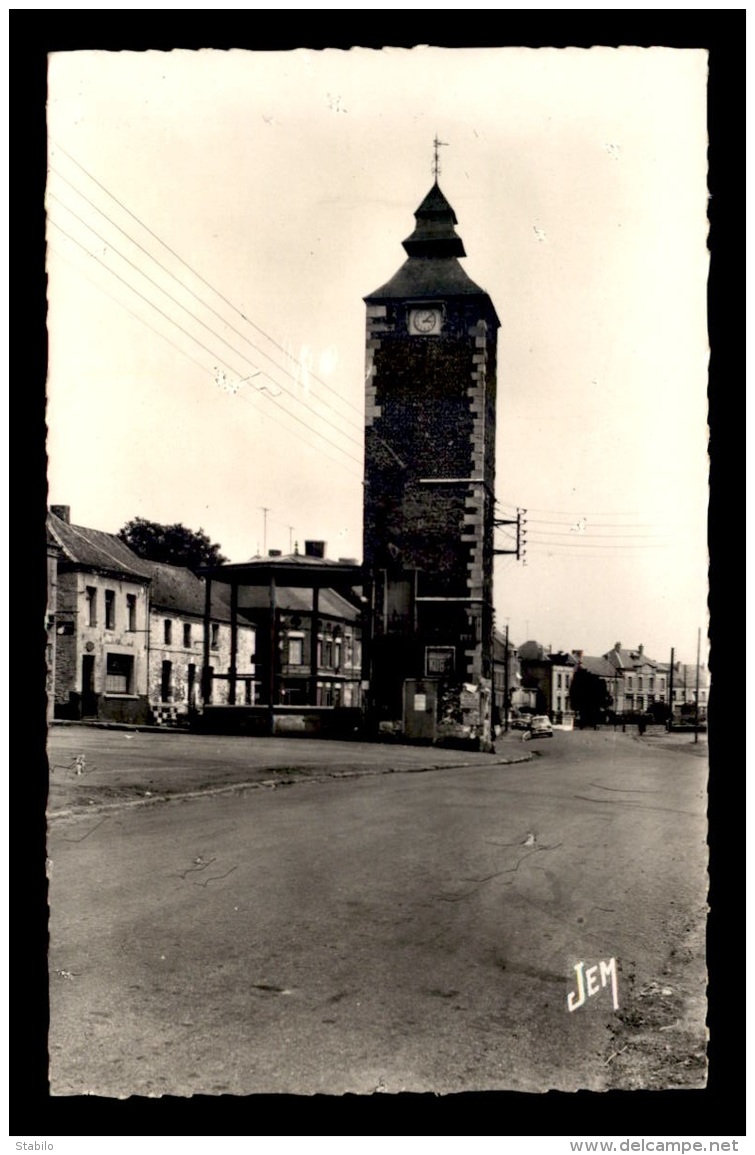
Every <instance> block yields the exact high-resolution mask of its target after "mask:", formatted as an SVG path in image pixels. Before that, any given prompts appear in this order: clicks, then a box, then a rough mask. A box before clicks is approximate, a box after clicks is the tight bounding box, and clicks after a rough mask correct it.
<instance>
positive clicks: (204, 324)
mask: <svg viewBox="0 0 755 1155" xmlns="http://www.w3.org/2000/svg"><path fill="white" fill-rule="evenodd" d="M49 196H50V197H51V198H52V199H53V200H55V201H57V202H58V204H60V205H62V207H63V208H64V209H65V210H66V212H68V213H70V214H71V216H73V217H75V219H76V220H77V221H79V223H80V224H82V225H83V226H84V228H86V229H89V231H90V232H92V233H94V235H95V236H96V237H97V238H98V239H99V240H101V241H102V243H103V244H104V245H106V246H108V247H109V248H110V249H112V251H113V252H114V253H116V254H117V255H118V256H119V257H120V258H121V260H123V261H125V262H126V264H128V265H130V266H131V268H132V269H135V270H136V272H137V273H139V275H140V276H142V277H144V279H145V280H147V281H149V283H150V284H151V285H154V286H155V288H156V289H158V291H159V292H161V293H163V294H164V295H165V296H166V297H167V298H168V300H169V301H172V302H173V304H174V305H177V306H178V308H179V309H183V311H184V312H185V313H188V315H189V316H190V317H191V318H192V320H194V321H197V322H198V324H200V325H201V326H202V327H203V328H204V329H207V331H208V332H209V333H212V335H213V337H216V338H217V339H218V340H219V341H222V342H223V344H224V345H226V346H227V348H229V349H230V350H231V351H232V352H233V353H235V354H236V356H237V357H240V358H241V360H242V361H245V362H246V363H247V365H251V367H252V369H254V370H255V371H257V372H261V370H260V369H259V366H258V365H255V364H254V363H253V362H252V361H250V360H249V358H248V357H247V356H246V355H245V354H244V353H242V352H241V351H240V350H239V349H237V348H236V347H235V346H234V345H232V344H231V343H230V341H227V340H226V339H225V337H223V336H222V335H221V334H220V333H217V332H216V331H215V330H214V329H213V328H212V326H211V325H208V324H207V322H206V321H203V320H202V318H201V317H198V316H197V315H196V313H193V312H192V311H191V309H189V308H187V306H186V305H184V304H182V303H181V302H180V301H178V300H177V299H176V298H175V297H174V296H172V294H171V293H169V292H168V290H167V289H165V288H163V287H162V285H159V284H158V283H157V281H155V280H154V279H153V278H152V277H150V275H149V274H148V273H145V272H144V270H143V269H140V268H139V266H138V265H135V264H134V262H133V261H132V260H131V259H130V258H129V257H127V256H125V255H124V254H123V253H122V252H121V251H120V249H118V248H116V246H115V245H114V244H112V242H110V241H108V239H107V238H106V237H103V235H102V234H101V233H99V232H98V231H97V229H95V228H94V226H93V225H90V224H88V223H87V221H85V220H84V219H83V217H80V216H79V214H78V213H77V212H75V211H74V210H73V209H72V208H71V207H70V206H69V205H67V204H66V203H65V201H62V200H61V199H60V197H58V196H57V195H56V194H55V193H49ZM53 223H56V222H55V221H53ZM58 227H60V226H58ZM70 239H71V240H75V238H73V237H71V238H70ZM82 247H83V246H82ZM89 255H90V256H93V257H94V259H95V260H99V259H100V258H99V257H97V256H96V255H95V254H93V253H90V254H89ZM100 263H103V262H100ZM156 263H159V262H156ZM104 267H105V268H109V266H107V265H105V266H104ZM121 279H122V278H121ZM124 283H126V282H124ZM144 299H145V300H147V298H146V297H145V298H144ZM148 303H151V302H148ZM153 307H154V308H157V306H153ZM158 312H161V310H158ZM163 316H166V314H164V313H163ZM168 319H169V320H170V318H168ZM174 323H175V322H174ZM184 332H186V330H184ZM189 335H190V334H189ZM192 339H195V338H192ZM204 348H207V347H206V346H204ZM223 364H224V365H226V366H227V367H228V368H229V369H231V372H232V373H235V372H237V370H235V369H232V368H231V366H230V365H229V364H228V362H227V361H223ZM267 376H269V374H267ZM274 384H276V385H277V384H278V382H274ZM287 395H288V396H291V394H290V393H288V391H287ZM271 400H272V401H273V402H274V403H275V404H276V405H278V407H279V408H283V406H281V405H279V403H278V402H277V400H276V398H275V397H274V396H272V397H271ZM294 400H295V401H296V400H298V399H297V398H294ZM300 404H303V405H304V408H305V409H308V410H309V412H311V413H312V414H313V415H314V416H315V417H317V418H318V419H322V418H321V415H320V414H319V413H316V412H315V410H313V409H312V408H311V407H310V406H309V405H307V404H306V403H304V402H300ZM284 412H285V413H288V415H289V416H290V417H293V418H294V420H295V421H299V422H300V423H301V424H302V425H304V427H305V429H311V426H309V425H307V423H306V422H305V421H304V420H303V419H302V418H301V417H298V416H297V415H296V414H295V413H291V412H290V410H288V409H284ZM312 432H314V433H316V435H317V436H318V437H321V438H322V439H323V441H327V442H328V443H329V444H330V445H333V446H334V447H335V448H336V449H338V450H340V452H341V453H343V454H345V455H346V457H349V458H351V460H352V461H355V462H356V463H357V464H358V465H359V464H361V461H360V460H359V458H356V457H354V456H353V454H351V453H348V452H347V451H346V450H345V449H343V448H342V446H340V445H338V444H337V443H336V442H335V441H332V440H331V439H330V438H329V437H326V436H325V434H324V433H320V432H319V431H317V430H312ZM338 432H339V433H342V431H341V430H339V431H338ZM342 436H343V437H345V438H346V440H348V441H352V442H353V443H354V444H355V445H356V444H358V443H357V442H356V441H355V439H354V438H353V437H349V436H348V434H345V433H342ZM359 448H361V445H360V446H359Z"/></svg>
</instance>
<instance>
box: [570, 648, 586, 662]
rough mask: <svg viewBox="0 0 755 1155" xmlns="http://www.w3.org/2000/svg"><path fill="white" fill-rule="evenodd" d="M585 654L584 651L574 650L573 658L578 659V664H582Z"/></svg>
mask: <svg viewBox="0 0 755 1155" xmlns="http://www.w3.org/2000/svg"><path fill="white" fill-rule="evenodd" d="M584 652H585V651H584V650H572V657H573V658H576V659H577V663H578V664H581V662H582V655H583V654H584Z"/></svg>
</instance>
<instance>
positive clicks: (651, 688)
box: [648, 678, 655, 690]
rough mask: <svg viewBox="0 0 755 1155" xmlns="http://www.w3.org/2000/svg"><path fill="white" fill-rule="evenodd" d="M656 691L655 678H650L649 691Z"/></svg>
mask: <svg viewBox="0 0 755 1155" xmlns="http://www.w3.org/2000/svg"><path fill="white" fill-rule="evenodd" d="M654 689H655V678H650V679H649V681H648V690H654Z"/></svg>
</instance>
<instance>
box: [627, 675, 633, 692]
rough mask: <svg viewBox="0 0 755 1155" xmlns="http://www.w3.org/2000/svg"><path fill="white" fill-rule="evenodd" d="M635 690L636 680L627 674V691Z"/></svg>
mask: <svg viewBox="0 0 755 1155" xmlns="http://www.w3.org/2000/svg"><path fill="white" fill-rule="evenodd" d="M633 688H634V678H633V677H632V675H631V674H627V689H628V690H631V689H633Z"/></svg>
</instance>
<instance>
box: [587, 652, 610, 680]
mask: <svg viewBox="0 0 755 1155" xmlns="http://www.w3.org/2000/svg"><path fill="white" fill-rule="evenodd" d="M580 665H581V667H582V669H583V670H587V672H588V674H597V675H598V677H599V678H614V677H615V676H616V668H615V666H614V665H612V663H611V662H609V661H608V659H607V658H604V657H591V656H590V655H589V654H583V655H582V659H581V661H580Z"/></svg>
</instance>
